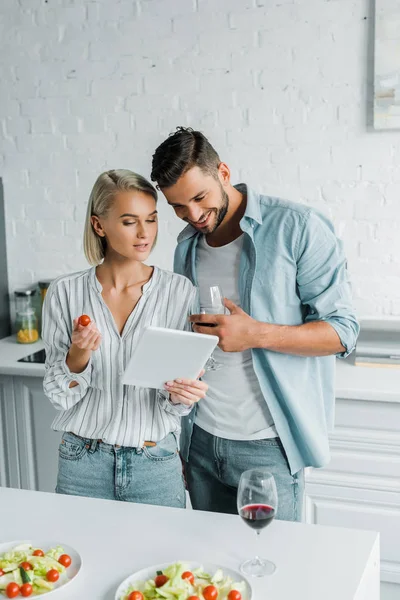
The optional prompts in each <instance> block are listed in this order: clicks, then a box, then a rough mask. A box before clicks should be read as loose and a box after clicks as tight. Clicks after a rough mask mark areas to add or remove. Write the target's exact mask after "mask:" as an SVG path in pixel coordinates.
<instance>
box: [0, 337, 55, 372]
mask: <svg viewBox="0 0 400 600" xmlns="http://www.w3.org/2000/svg"><path fill="white" fill-rule="evenodd" d="M43 348H44V344H43V342H42V340H40V339H39V341H38V342H35V343H34V344H19V343H18V342H17V340H16V338H15V336H10V337H6V338H3V339H2V340H0V375H21V376H28V377H43V376H44V365H43V364H39V363H23V362H22V363H21V362H18V360H19V359H20V358H24V356H28V355H29V354H33V353H34V352H38V351H39V350H43Z"/></svg>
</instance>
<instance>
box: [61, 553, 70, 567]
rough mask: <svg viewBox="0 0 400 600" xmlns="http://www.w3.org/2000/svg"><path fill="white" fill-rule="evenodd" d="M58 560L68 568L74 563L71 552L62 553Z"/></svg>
mask: <svg viewBox="0 0 400 600" xmlns="http://www.w3.org/2000/svg"><path fill="white" fill-rule="evenodd" d="M58 562H59V563H60V565H62V566H63V567H65V568H66V569H68V567H69V566H70V565H71V563H72V560H71V557H70V556H69V554H61V556H60V558H59V559H58Z"/></svg>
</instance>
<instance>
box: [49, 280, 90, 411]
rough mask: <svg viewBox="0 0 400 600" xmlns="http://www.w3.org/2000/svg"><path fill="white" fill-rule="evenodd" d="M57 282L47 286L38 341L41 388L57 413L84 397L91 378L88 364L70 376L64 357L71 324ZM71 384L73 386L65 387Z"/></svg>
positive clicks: (69, 341)
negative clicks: (40, 340) (40, 345)
mask: <svg viewBox="0 0 400 600" xmlns="http://www.w3.org/2000/svg"><path fill="white" fill-rule="evenodd" d="M67 313H68V311H67V310H66V308H65V307H64V310H63V306H62V300H61V298H60V294H59V290H58V288H57V283H55V284H54V285H51V286H50V288H49V290H48V292H47V294H46V298H45V301H44V304H43V319H42V321H43V326H42V338H43V342H44V346H45V350H46V364H45V376H44V381H43V389H44V392H45V394H46V396H47V397H48V398H49V400H50V401H51V403H52V404H53V405H54V407H55V408H57V409H58V410H68V409H70V408H72V407H73V406H74V405H75V404H76V403H77V402H79V401H80V400H81V399H82V398H83V397H84V396H85V394H86V392H87V390H88V388H89V386H90V382H91V375H92V364H91V361H89V364H88V365H87V367H86V368H85V370H84V371H82V372H81V373H71V371H70V370H69V368H68V366H67V363H66V358H67V354H68V351H69V348H70V346H71V331H72V330H71V325H69V324H68V323H67V321H66V319H65V314H67ZM72 381H76V382H77V383H78V385H77V386H74V387H69V386H70V383H71V382H72Z"/></svg>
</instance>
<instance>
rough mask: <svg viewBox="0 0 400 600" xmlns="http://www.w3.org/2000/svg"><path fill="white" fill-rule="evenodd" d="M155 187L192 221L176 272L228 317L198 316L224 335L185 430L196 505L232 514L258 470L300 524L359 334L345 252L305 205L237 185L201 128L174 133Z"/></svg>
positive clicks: (324, 458) (181, 241) (158, 160)
mask: <svg viewBox="0 0 400 600" xmlns="http://www.w3.org/2000/svg"><path fill="white" fill-rule="evenodd" d="M151 178H152V180H153V181H156V182H157V184H158V187H159V189H161V191H162V192H163V194H164V195H165V197H166V199H167V201H168V203H169V204H170V205H171V206H172V207H173V209H174V210H175V213H176V215H177V216H178V217H179V218H181V219H183V220H184V221H186V222H187V223H188V226H187V227H186V228H185V229H184V230H183V231H182V232H181V234H180V235H179V237H178V246H177V248H176V252H175V263H174V269H175V271H176V272H177V273H181V274H183V275H186V276H187V277H188V278H189V279H191V281H192V282H193V283H194V284H195V285H198V286H199V288H200V293H201V289H203V288H204V287H205V286H210V285H215V284H219V285H220V286H221V288H222V290H223V292H224V296H226V301H225V305H226V307H227V308H228V310H229V312H230V314H228V315H193V316H192V317H191V321H192V322H193V323H196V325H194V330H195V331H197V332H199V333H204V334H209V333H212V334H216V335H217V336H218V337H219V348H218V349H217V350H216V352H215V354H214V357H215V359H216V360H217V362H221V363H222V364H223V368H221V369H220V370H217V371H208V372H207V373H206V374H205V376H204V379H205V381H206V382H207V383H208V385H209V392H208V394H207V397H206V398H205V399H203V400H202V401H201V402H200V403H199V404H198V405H197V407H196V410H195V411H192V413H191V414H190V415H189V416H188V417H186V419H184V423H183V427H182V438H181V451H182V456H183V458H184V460H185V462H186V477H187V483H188V489H189V493H190V498H191V502H192V505H193V507H194V508H195V509H200V510H211V511H216V512H227V513H236V512H237V507H236V492H237V487H238V483H239V479H240V475H241V473H242V472H243V471H245V470H246V469H249V468H253V467H260V466H263V467H268V469H269V470H270V471H271V472H272V473H273V475H274V478H275V481H276V485H277V490H278V513H277V518H280V519H285V520H301V517H302V501H303V495H304V468H305V467H307V466H313V467H321V466H323V465H325V464H327V463H328V461H329V458H330V456H329V443H328V431H329V430H330V428H332V426H333V420H334V402H335V380H334V377H335V355H337V356H341V357H344V356H347V355H348V354H349V353H350V352H351V351H352V350H353V348H354V346H355V342H356V339H357V335H358V331H359V326H358V323H357V320H356V317H355V316H354V312H353V308H352V304H351V289H350V283H349V280H348V274H347V270H346V259H345V256H344V253H343V248H342V243H341V242H340V240H338V239H337V238H336V237H335V234H334V230H333V227H332V225H331V223H330V222H329V221H328V220H327V219H326V218H325V217H324V216H322V215H321V214H319V213H317V212H316V211H314V210H312V209H310V208H309V207H307V206H303V205H301V204H295V203H291V202H286V201H284V200H281V199H279V198H271V197H269V196H264V195H260V194H257V193H255V192H253V191H252V190H251V189H250V188H249V187H247V185H245V184H240V185H236V186H233V185H232V184H231V181H230V171H229V167H228V165H226V164H225V163H224V162H222V161H221V160H220V158H219V156H218V154H217V152H216V151H215V150H214V148H213V147H212V146H211V144H210V143H209V141H208V140H207V138H205V137H204V135H203V134H202V133H200V132H198V131H193V130H192V129H189V128H186V129H185V128H183V127H180V128H178V129H177V131H176V132H175V133H174V134H171V135H170V136H169V137H168V138H167V139H166V140H165V141H164V142H163V143H162V144H161V145H160V146H159V147H158V148H157V150H156V151H155V153H154V155H153V165H152V174H151ZM197 323H199V325H197ZM201 323H212V324H214V327H213V328H212V329H210V327H207V326H204V325H201Z"/></svg>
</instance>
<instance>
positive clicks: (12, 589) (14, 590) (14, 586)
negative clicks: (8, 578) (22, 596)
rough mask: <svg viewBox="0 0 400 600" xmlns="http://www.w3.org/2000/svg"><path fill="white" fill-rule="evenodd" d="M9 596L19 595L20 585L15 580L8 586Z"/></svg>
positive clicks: (7, 592)
mask: <svg viewBox="0 0 400 600" xmlns="http://www.w3.org/2000/svg"><path fill="white" fill-rule="evenodd" d="M6 594H7V598H16V597H17V596H18V595H19V585H18V583H14V582H13V581H12V582H11V583H9V584H8V586H7V587H6Z"/></svg>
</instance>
